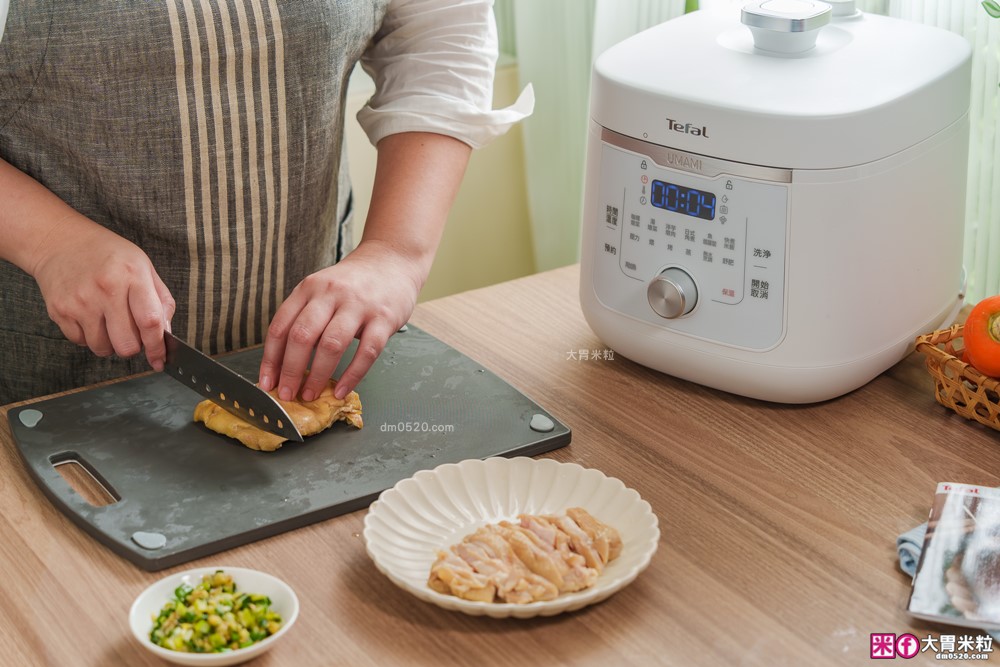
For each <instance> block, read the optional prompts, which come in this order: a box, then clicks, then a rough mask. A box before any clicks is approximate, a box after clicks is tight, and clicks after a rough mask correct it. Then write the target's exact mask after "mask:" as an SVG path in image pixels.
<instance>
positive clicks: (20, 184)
mask: <svg viewBox="0 0 1000 667" xmlns="http://www.w3.org/2000/svg"><path fill="white" fill-rule="evenodd" d="M0 192H2V193H3V205H2V206H0V259H4V260H6V261H8V262H10V263H11V264H14V265H15V266H17V267H18V268H20V269H21V270H23V271H25V272H26V273H28V274H30V275H32V276H34V275H35V273H36V270H37V266H38V263H39V262H40V261H41V260H42V255H43V250H44V249H45V248H46V247H48V246H49V245H50V243H51V240H52V239H59V238H67V237H72V236H78V235H79V233H82V232H86V231H96V230H95V229H94V227H98V225H97V224H96V223H94V222H93V221H91V220H89V219H88V218H86V217H85V216H83V215H81V214H80V213H78V212H76V211H75V210H73V208H71V207H70V206H69V205H68V204H66V202H64V201H63V200H61V199H60V198H59V197H57V196H56V195H55V194H53V193H52V192H51V191H50V190H49V189H48V188H46V187H45V186H44V185H42V184H41V183H39V182H38V181H36V180H35V179H33V178H31V177H30V176H28V175H27V174H25V173H24V172H22V171H21V170H19V169H17V168H16V167H14V166H12V165H11V164H10V163H8V162H6V161H4V160H2V159H0ZM67 228H73V229H76V230H77V233H73V232H71V231H69V230H68V229H67ZM60 230H62V231H60Z"/></svg>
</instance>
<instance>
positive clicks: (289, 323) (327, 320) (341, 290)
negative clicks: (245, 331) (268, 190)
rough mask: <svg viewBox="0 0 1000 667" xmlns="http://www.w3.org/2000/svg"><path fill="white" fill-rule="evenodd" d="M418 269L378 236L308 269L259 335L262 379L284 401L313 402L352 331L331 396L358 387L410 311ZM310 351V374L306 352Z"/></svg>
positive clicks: (419, 282) (419, 275) (420, 281)
mask: <svg viewBox="0 0 1000 667" xmlns="http://www.w3.org/2000/svg"><path fill="white" fill-rule="evenodd" d="M422 274H423V270H422V268H421V267H420V266H419V265H417V264H415V263H414V262H412V261H411V260H410V259H408V258H406V257H405V256H404V255H401V254H400V253H399V252H398V251H397V250H395V249H393V248H392V247H391V246H389V245H387V244H382V243H380V242H378V241H367V242H363V243H361V244H360V245H359V246H358V247H357V249H355V250H354V252H352V253H350V254H349V255H348V256H347V257H346V258H344V259H343V260H342V261H341V262H340V263H338V264H336V265H334V266H331V267H329V268H326V269H323V270H321V271H318V272H316V273H314V274H312V275H310V276H307V277H306V278H305V279H304V280H303V281H302V282H301V283H299V285H298V286H297V287H296V288H295V289H294V290H293V291H292V293H291V294H290V295H289V297H288V298H287V299H286V300H285V302H284V303H282V304H281V307H280V308H278V312H277V313H275V315H274V319H273V320H272V321H271V326H270V328H269V329H268V331H267V338H266V339H265V341H264V358H263V361H262V363H261V375H260V385H261V387H262V388H263V389H265V390H270V389H272V388H273V387H275V386H277V387H279V389H278V397H279V398H280V399H281V400H283V401H288V400H291V399H292V398H293V397H295V396H297V395H299V387H300V385H301V387H302V393H301V396H302V400H304V401H311V400H313V399H314V398H316V396H317V395H318V394H319V392H320V391H321V390H322V389H323V387H324V386H325V385H326V383H327V380H328V379H329V378H330V376H331V375H332V374H333V372H334V370H335V369H336V368H337V364H339V363H340V359H341V357H342V356H343V355H344V352H345V351H346V350H347V347H348V346H349V345H350V344H351V341H353V340H354V339H355V338H357V339H358V347H357V350H356V351H355V352H354V357H353V359H351V362H350V363H349V364H348V366H347V368H346V370H345V371H344V373H343V375H341V377H340V380H339V382H338V383H337V388H336V390H335V395H336V396H337V397H338V398H343V397H344V396H345V395H347V393H348V392H350V391H351V390H353V389H354V387H356V386H357V384H358V382H360V381H361V378H362V377H364V375H365V373H367V372H368V370H369V369H370V368H371V367H372V364H374V363H375V360H376V359H377V358H378V356H379V354H381V353H382V350H383V349H384V348H385V344H386V342H387V341H388V340H389V336H391V335H392V334H394V333H395V332H396V331H397V330H398V329H399V328H400V327H401V326H403V324H405V323H406V321H407V320H408V319H409V317H410V315H411V314H412V313H413V308H414V306H415V305H416V303H417V294H418V292H419V291H420V287H421V285H422V284H423V278H424V276H423V275H422ZM313 350H315V352H316V354H315V357H314V358H313V360H312V366H311V368H310V371H309V376H308V377H305V382H304V383H303V377H304V375H305V371H306V368H309V358H310V356H312V354H313Z"/></svg>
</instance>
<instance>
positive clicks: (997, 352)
mask: <svg viewBox="0 0 1000 667" xmlns="http://www.w3.org/2000/svg"><path fill="white" fill-rule="evenodd" d="M962 338H964V339H965V352H966V354H967V355H968V358H969V363H970V364H972V366H973V367H974V368H975V369H976V370H978V371H979V372H980V373H982V374H983V375H989V376H990V377H996V378H1000V294H998V295H997V296H991V297H989V298H986V299H983V300H982V301H980V302H979V303H977V304H976V305H975V306H973V308H972V311H971V312H970V313H969V317H968V319H966V320H965V328H964V329H963V330H962Z"/></svg>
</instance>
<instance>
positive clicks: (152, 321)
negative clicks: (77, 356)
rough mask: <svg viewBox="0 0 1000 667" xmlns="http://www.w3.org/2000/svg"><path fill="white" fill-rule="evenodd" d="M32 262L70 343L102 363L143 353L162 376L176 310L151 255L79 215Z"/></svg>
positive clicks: (57, 229)
mask: <svg viewBox="0 0 1000 667" xmlns="http://www.w3.org/2000/svg"><path fill="white" fill-rule="evenodd" d="M33 255H34V257H33V260H34V261H33V266H31V267H30V268H29V270H28V273H30V274H31V275H32V276H33V277H34V279H35V280H36V281H37V282H38V286H39V287H40V288H41V290H42V297H43V298H44V299H45V305H46V308H47V310H48V314H49V317H50V318H52V321H53V322H55V323H56V324H57V325H59V328H60V329H61V330H62V332H63V334H64V335H65V336H66V338H67V339H69V340H70V341H72V342H74V343H76V344H77V345H84V346H86V347H89V348H90V349H91V350H92V351H93V352H94V354H96V355H98V356H100V357H107V356H110V355H111V354H117V355H118V356H120V357H131V356H134V355H136V354H138V353H139V352H141V351H142V350H143V349H145V351H146V358H147V359H148V361H149V364H150V366H152V367H153V368H154V369H156V370H158V371H159V370H163V362H164V359H165V358H166V348H165V346H164V342H163V332H164V331H165V330H169V328H170V319H171V318H172V317H173V314H174V309H175V307H176V304H175V302H174V299H173V297H172V296H171V295H170V290H169V289H167V286H166V285H165V284H164V283H163V281H162V280H161V279H160V276H159V275H158V274H157V273H156V269H155V268H153V264H152V262H151V261H150V260H149V257H147V256H146V253H145V252H143V251H142V250H141V249H140V248H139V247H138V246H137V245H135V244H134V243H132V242H130V241H128V240H126V239H125V238H123V237H121V236H119V235H117V234H115V233H114V232H112V231H110V230H108V229H106V228H105V227H102V226H101V225H98V224H97V223H95V222H93V221H91V220H88V219H87V218H84V217H83V216H81V215H79V214H75V215H69V216H67V217H66V218H65V219H63V220H61V221H59V222H58V223H56V224H55V225H53V226H52V227H51V228H50V230H49V232H48V233H47V234H46V235H45V237H44V238H43V239H41V240H40V242H39V243H38V244H37V245H36V246H35V252H34V253H33Z"/></svg>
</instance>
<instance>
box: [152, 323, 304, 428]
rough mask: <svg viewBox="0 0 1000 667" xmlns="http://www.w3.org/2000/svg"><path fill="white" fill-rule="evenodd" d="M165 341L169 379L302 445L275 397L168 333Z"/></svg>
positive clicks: (261, 426) (249, 420)
mask: <svg viewBox="0 0 1000 667" xmlns="http://www.w3.org/2000/svg"><path fill="white" fill-rule="evenodd" d="M163 338H164V342H165V343H166V346H167V359H166V363H165V364H164V367H163V370H164V372H165V373H166V374H167V375H169V376H170V377H172V378H173V379H175V380H177V381H178V382H180V383H181V384H183V385H184V386H185V387H187V388H188V389H190V390H192V391H195V392H198V393H199V394H201V395H202V396H204V397H205V398H208V399H210V400H211V401H213V402H214V403H215V404H217V405H218V406H219V407H220V408H222V409H223V410H225V411H227V412H229V413H230V414H233V415H236V416H237V417H239V418H240V419H243V420H244V421H247V422H249V423H251V424H253V425H254V426H256V427H257V428H259V429H261V430H262V431H267V432H268V433H273V434H275V435H279V436H281V437H282V438H287V439H289V440H293V441H295V442H302V434H301V433H299V429H298V428H296V426H295V424H294V423H293V422H292V420H291V418H290V417H289V416H288V413H287V412H285V409H284V408H283V407H281V404H280V403H278V401H277V400H276V399H275V398H274V397H273V396H271V395H270V394H268V393H267V392H266V391H264V390H263V389H261V388H260V387H258V386H257V385H255V384H254V383H253V382H251V381H250V380H247V379H246V378H244V377H243V376H242V375H240V374H239V373H237V372H236V371H233V370H231V369H229V368H227V367H226V366H223V365H222V364H220V363H219V362H218V361H216V360H215V359H212V358H211V357H209V356H208V355H206V354H204V353H203V352H201V351H200V350H197V349H195V348H193V347H191V346H190V345H188V344H187V343H185V342H184V341H183V340H181V339H180V338H178V337H177V336H175V335H173V334H172V333H170V332H169V331H167V332H165V334H164V337H163Z"/></svg>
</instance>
